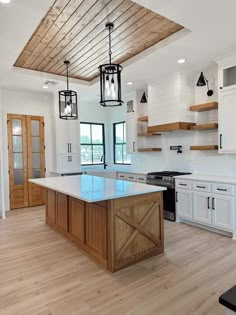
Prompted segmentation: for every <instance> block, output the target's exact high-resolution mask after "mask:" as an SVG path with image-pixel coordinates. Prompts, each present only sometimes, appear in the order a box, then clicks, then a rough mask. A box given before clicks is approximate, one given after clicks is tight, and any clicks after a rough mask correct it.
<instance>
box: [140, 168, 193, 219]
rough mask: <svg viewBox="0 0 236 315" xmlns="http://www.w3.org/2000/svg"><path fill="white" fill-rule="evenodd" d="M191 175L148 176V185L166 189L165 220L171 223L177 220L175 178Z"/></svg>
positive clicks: (153, 174)
mask: <svg viewBox="0 0 236 315" xmlns="http://www.w3.org/2000/svg"><path fill="white" fill-rule="evenodd" d="M187 174H191V173H183V172H173V171H163V172H153V173H148V174H147V182H146V183H147V184H149V185H155V186H162V187H166V188H167V190H166V191H163V208H164V218H165V219H167V220H170V221H175V220H176V210H175V178H174V176H180V175H187Z"/></svg>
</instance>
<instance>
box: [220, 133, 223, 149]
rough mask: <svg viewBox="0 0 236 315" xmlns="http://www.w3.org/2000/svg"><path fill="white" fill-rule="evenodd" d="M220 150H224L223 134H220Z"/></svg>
mask: <svg viewBox="0 0 236 315" xmlns="http://www.w3.org/2000/svg"><path fill="white" fill-rule="evenodd" d="M220 149H223V148H222V134H220Z"/></svg>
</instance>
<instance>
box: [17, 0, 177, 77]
mask: <svg viewBox="0 0 236 315" xmlns="http://www.w3.org/2000/svg"><path fill="white" fill-rule="evenodd" d="M108 21H109V22H114V24H115V29H114V31H113V32H112V53H113V54H112V58H113V59H112V61H113V62H115V63H123V62H125V61H127V60H128V59H130V58H132V57H134V56H135V55H137V54H139V53H140V52H142V51H144V50H145V49H147V48H149V47H151V46H153V45H155V44H156V43H158V42H159V41H161V40H163V39H165V38H167V37H168V36H170V35H172V34H174V33H176V32H177V31H179V30H181V29H182V28H183V26H181V25H179V24H177V23H175V22H173V21H171V20H169V19H167V18H165V17H163V16H161V15H159V14H157V13H155V12H153V11H150V10H148V9H146V8H144V7H143V6H141V5H138V4H137V3H134V2H133V1H131V0H70V1H69V0H56V1H55V2H54V4H53V6H52V7H51V8H50V9H49V11H48V12H47V14H46V16H45V17H44V18H43V20H42V21H41V23H40V24H39V26H38V27H37V29H36V30H35V32H34V33H33V35H32V36H31V38H30V39H29V41H28V43H27V44H26V46H25V47H24V49H23V51H22V52H21V54H20V56H19V57H18V59H17V61H16V62H15V65H14V66H16V67H20V68H26V69H31V70H36V71H41V72H46V73H51V74H57V75H66V71H65V66H64V60H70V62H71V65H70V68H69V76H70V77H72V78H76V79H82V80H86V81H91V80H93V79H94V78H96V77H97V76H98V66H99V65H100V64H103V63H106V62H107V61H108V31H107V30H106V29H105V24H106V22H108Z"/></svg>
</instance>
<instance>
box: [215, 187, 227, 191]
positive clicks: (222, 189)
mask: <svg viewBox="0 0 236 315" xmlns="http://www.w3.org/2000/svg"><path fill="white" fill-rule="evenodd" d="M217 190H220V191H227V189H225V188H217Z"/></svg>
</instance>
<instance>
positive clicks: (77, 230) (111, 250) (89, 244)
mask: <svg viewBox="0 0 236 315" xmlns="http://www.w3.org/2000/svg"><path fill="white" fill-rule="evenodd" d="M46 222H47V224H48V225H50V226H51V227H52V228H54V229H56V230H57V231H59V232H60V233H61V234H63V235H64V236H65V237H66V238H68V239H69V240H71V241H72V242H73V243H75V244H76V245H77V246H78V247H79V248H80V249H81V250H82V251H84V252H85V253H86V254H87V255H88V256H89V257H91V258H92V259H93V260H94V261H96V262H97V263H98V264H99V265H101V266H102V267H103V268H105V269H107V270H108V271H110V272H116V271H118V270H120V269H122V268H125V267H127V266H130V265H133V264H135V263H137V262H139V261H141V260H145V259H147V258H150V257H151V256H155V255H159V254H162V253H163V252H164V233H163V204H162V192H155V193H147V194H142V195H136V196H130V197H123V198H118V199H112V200H107V201H99V202H93V203H89V202H85V201H82V200H80V199H76V198H73V197H70V196H67V195H65V194H62V193H59V192H56V191H54V190H50V189H48V190H47V193H46Z"/></svg>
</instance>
